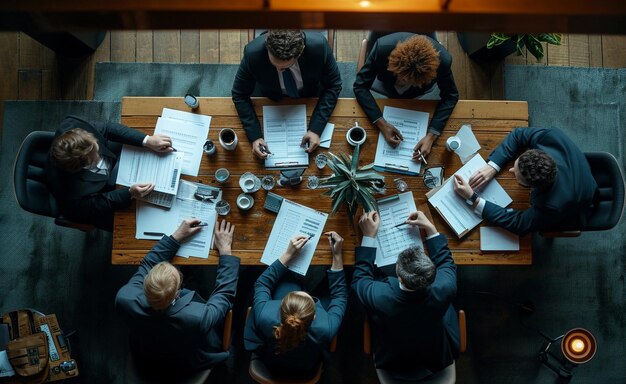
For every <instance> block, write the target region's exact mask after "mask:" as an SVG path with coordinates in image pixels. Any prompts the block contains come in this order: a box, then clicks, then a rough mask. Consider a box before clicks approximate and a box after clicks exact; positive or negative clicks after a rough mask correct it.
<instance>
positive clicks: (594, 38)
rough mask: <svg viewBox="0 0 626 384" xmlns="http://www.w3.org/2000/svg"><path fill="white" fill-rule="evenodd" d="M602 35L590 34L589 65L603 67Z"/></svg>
mask: <svg viewBox="0 0 626 384" xmlns="http://www.w3.org/2000/svg"><path fill="white" fill-rule="evenodd" d="M602 50H603V49H602V35H589V66H590V67H603V66H604V63H603V61H602V60H603V57H602V56H603V55H602Z"/></svg>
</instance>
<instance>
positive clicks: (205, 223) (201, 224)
mask: <svg viewBox="0 0 626 384" xmlns="http://www.w3.org/2000/svg"><path fill="white" fill-rule="evenodd" d="M208 226H209V223H207V222H205V221H201V222H200V223H198V224H194V225H192V226H191V227H192V228H195V227H208Z"/></svg>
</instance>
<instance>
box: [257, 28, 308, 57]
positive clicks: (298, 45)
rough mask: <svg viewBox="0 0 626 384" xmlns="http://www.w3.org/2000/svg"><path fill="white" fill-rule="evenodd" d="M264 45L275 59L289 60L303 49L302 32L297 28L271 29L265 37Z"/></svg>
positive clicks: (298, 54)
mask: <svg viewBox="0 0 626 384" xmlns="http://www.w3.org/2000/svg"><path fill="white" fill-rule="evenodd" d="M265 46H266V47H267V50H268V51H269V52H270V53H271V54H272V56H274V57H276V58H277V59H280V60H283V61H286V60H291V59H293V58H294V57H298V56H300V54H301V53H302V51H303V50H304V34H303V33H302V32H301V31H299V30H292V29H272V30H270V31H269V32H268V33H267V36H266V37H265Z"/></svg>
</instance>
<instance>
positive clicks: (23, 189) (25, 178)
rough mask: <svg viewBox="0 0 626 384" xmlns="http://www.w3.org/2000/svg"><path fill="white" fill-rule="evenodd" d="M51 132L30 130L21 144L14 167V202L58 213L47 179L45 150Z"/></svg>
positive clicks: (51, 214) (32, 209) (53, 214)
mask: <svg viewBox="0 0 626 384" xmlns="http://www.w3.org/2000/svg"><path fill="white" fill-rule="evenodd" d="M53 139H54V132H47V131H34V132H31V133H30V134H29V135H28V136H26V138H25V139H24V142H22V146H21V147H20V149H19V151H18V154H17V157H16V159H15V165H14V167H13V188H14V193H15V199H16V200H17V203H18V204H19V205H20V207H22V208H23V209H24V210H26V211H28V212H32V213H35V214H38V215H43V216H49V217H57V216H58V215H59V207H58V205H57V202H56V199H55V198H54V196H53V195H52V193H50V190H49V189H48V185H47V183H46V167H47V165H48V152H49V149H50V144H51V143H52V140H53Z"/></svg>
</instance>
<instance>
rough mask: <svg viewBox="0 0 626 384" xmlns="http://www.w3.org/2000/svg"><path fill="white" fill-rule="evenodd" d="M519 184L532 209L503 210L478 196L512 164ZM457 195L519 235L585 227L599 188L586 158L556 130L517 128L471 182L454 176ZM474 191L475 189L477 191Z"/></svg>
mask: <svg viewBox="0 0 626 384" xmlns="http://www.w3.org/2000/svg"><path fill="white" fill-rule="evenodd" d="M524 148H528V150H526V151H525V152H524V153H522V155H521V156H519V157H518V158H517V159H516V160H515V163H514V164H513V167H512V168H511V169H509V171H510V172H512V173H513V175H514V176H515V179H516V180H517V182H518V183H519V184H520V185H522V186H524V187H529V188H532V191H531V195H530V201H531V206H530V208H528V209H526V210H523V211H520V210H514V209H505V208H502V207H499V206H498V205H496V204H494V203H492V202H489V201H487V200H485V199H483V198H481V197H480V189H481V188H482V187H483V186H484V185H486V184H487V183H488V182H489V181H490V180H491V179H493V177H494V176H495V175H496V173H498V172H499V171H500V168H501V167H503V166H504V165H505V164H506V163H508V162H509V161H511V160H513V159H514V158H515V156H517V154H518V153H519V152H520V151H521V150H522V149H524ZM454 189H455V191H456V192H457V193H458V194H459V195H460V196H461V197H462V198H463V199H465V201H466V202H467V204H470V205H472V206H473V207H474V212H476V213H477V214H478V215H479V216H481V217H482V218H484V219H487V220H488V221H490V222H492V223H494V224H496V225H498V226H501V227H503V228H505V229H507V230H509V231H511V232H514V233H517V234H519V235H525V234H527V233H528V232H535V231H550V230H573V229H581V228H583V227H584V225H585V222H586V218H587V217H588V215H589V213H590V210H591V208H592V206H593V203H594V200H595V198H596V194H597V189H598V185H597V184H596V181H595V179H594V178H593V175H592V174H591V168H590V167H589V163H588V162H587V159H586V158H585V155H584V154H583V153H582V152H581V151H580V149H578V147H577V146H576V144H574V142H573V141H572V140H571V139H570V138H568V137H567V136H566V135H565V134H564V133H563V132H562V131H561V130H560V129H557V128H517V129H514V130H513V131H512V132H511V133H510V134H509V135H508V136H507V137H506V138H505V139H504V141H503V142H502V143H500V145H499V146H498V147H497V148H496V149H495V150H494V151H493V152H492V153H491V155H489V162H488V164H487V165H486V166H484V167H483V168H481V169H479V170H478V171H477V172H476V173H474V174H473V175H472V176H471V177H470V179H469V182H467V181H465V180H463V178H461V177H458V176H455V182H454ZM474 190H478V192H475V191H474Z"/></svg>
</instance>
